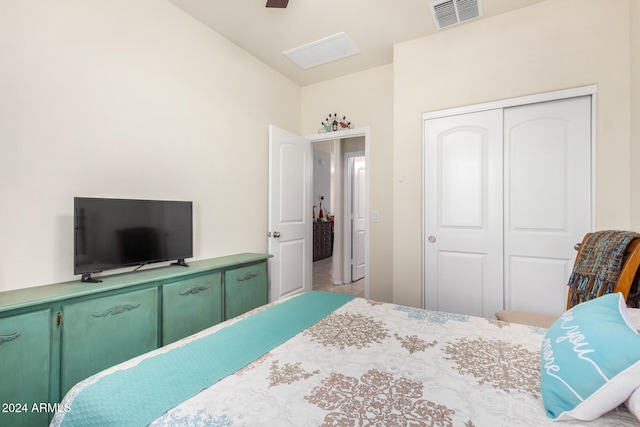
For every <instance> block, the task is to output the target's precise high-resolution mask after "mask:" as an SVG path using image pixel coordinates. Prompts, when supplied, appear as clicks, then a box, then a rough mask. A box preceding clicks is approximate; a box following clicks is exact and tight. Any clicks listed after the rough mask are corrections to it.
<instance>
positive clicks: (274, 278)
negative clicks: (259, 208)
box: [268, 126, 313, 301]
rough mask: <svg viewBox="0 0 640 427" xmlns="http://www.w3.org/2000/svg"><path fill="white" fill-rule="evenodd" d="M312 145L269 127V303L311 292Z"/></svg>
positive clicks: (292, 134) (276, 128)
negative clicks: (270, 256)
mask: <svg viewBox="0 0 640 427" xmlns="http://www.w3.org/2000/svg"><path fill="white" fill-rule="evenodd" d="M311 167H312V166H311V141H309V140H307V139H304V138H302V137H301V136H299V135H296V134H294V133H291V132H288V131H286V130H283V129H280V128H278V127H276V126H269V214H268V226H269V254H271V255H272V256H273V258H271V261H270V267H271V268H270V272H271V287H270V292H269V293H270V300H271V301H275V300H277V299H279V298H281V297H284V296H288V295H294V294H297V293H301V292H307V291H310V290H311V280H312V278H311V274H312V266H311V261H312V257H311V250H312V248H313V243H312V240H311V239H312V237H311V221H312V214H311V206H312V205H311V191H312V190H311V177H312V175H311V174H312V170H311Z"/></svg>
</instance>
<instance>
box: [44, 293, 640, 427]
mask: <svg viewBox="0 0 640 427" xmlns="http://www.w3.org/2000/svg"><path fill="white" fill-rule="evenodd" d="M294 298H295V297H294ZM271 305H272V304H271ZM271 305H269V306H265V307H264V308H262V309H259V310H266V309H268V308H269V307H270V306H271ZM238 321H242V319H234V320H233V321H230V322H225V323H224V324H222V325H218V326H216V327H213V328H210V329H208V330H206V331H203V332H201V333H199V334H196V335H195V336H192V337H189V338H187V339H185V340H183V341H181V342H179V343H176V344H174V345H171V346H168V347H165V348H162V349H159V350H157V351H156V352H152V353H150V354H148V355H145V356H143V357H141V358H137V359H134V360H132V361H129V362H126V363H124V364H122V365H119V366H118V367H115V368H112V369H110V370H107V371H105V372H103V373H100V374H98V375H97V376H96V377H92V378H90V379H88V380H85V381H84V382H83V383H80V384H79V385H77V386H76V388H74V389H73V390H72V391H71V392H70V393H69V394H68V396H67V397H66V398H65V400H64V401H63V405H61V407H63V408H65V407H70V408H71V410H72V411H73V399H74V397H75V396H77V394H78V393H79V392H80V391H81V390H82V388H83V387H85V386H86V385H87V384H91V383H94V382H96V381H98V380H99V379H100V378H102V377H104V376H108V375H109V374H110V373H112V372H114V371H116V370H120V369H130V368H131V367H133V366H135V365H137V364H138V363H139V361H140V360H142V359H145V358H148V357H150V356H152V355H153V354H156V353H162V352H167V351H169V350H170V349H171V348H174V347H179V346H183V345H185V343H187V342H190V341H193V340H196V339H198V338H199V337H203V336H207V335H209V334H211V333H215V332H216V331H218V330H220V329H221V328H224V327H226V326H228V325H229V324H233V323H235V322H238ZM545 331H546V330H543V329H538V328H532V327H528V326H524V325H517V324H509V323H504V322H500V321H497V320H491V319H484V318H478V317H472V316H466V315H459V314H450V313H442V312H434V311H428V310H420V309H415V308H410V307H405V306H400V305H395V304H387V303H379V302H374V301H370V300H365V299H362V298H355V299H353V300H351V301H349V302H347V303H346V304H344V305H343V306H341V307H340V308H338V309H336V310H335V311H334V312H333V313H331V314H329V315H328V316H327V317H325V318H324V319H322V320H320V321H319V322H318V323H316V324H314V325H313V326H311V327H309V328H307V329H305V330H304V331H303V332H301V333H299V334H297V335H295V336H294V337H293V338H291V339H290V340H288V341H287V342H285V343H284V344H282V345H280V346H278V347H276V348H273V349H272V350H270V351H268V352H267V353H266V354H264V355H263V356H261V357H259V358H258V359H257V360H255V361H254V362H252V363H250V364H249V365H247V366H245V367H244V368H242V369H240V370H239V371H237V372H235V373H234V374H232V375H229V376H227V377H225V378H223V379H222V380H220V381H219V382H218V383H217V384H214V385H212V386H211V387H208V388H206V389H204V390H202V391H201V392H200V393H198V394H196V395H195V396H193V397H192V398H190V399H187V400H185V401H184V402H182V403H181V404H179V405H178V406H176V407H173V408H171V409H169V410H168V411H167V412H166V413H164V414H163V415H162V416H160V417H159V418H157V419H156V420H155V421H153V422H152V423H151V424H150V425H152V426H205V425H206V426H292V427H293V426H295V427H300V426H336V425H343V426H381V427H390V426H402V427H404V426H460V427H473V426H475V427H481V426H482V427H484V426H491V427H493V426H536V427H539V426H545V425H549V426H558V425H589V426H611V427H613V426H616V427H619V426H623V425H638V423H637V419H636V418H635V417H634V416H633V415H631V414H630V413H629V412H628V410H627V409H626V407H624V406H621V407H619V408H618V409H616V410H614V411H611V412H610V413H608V414H606V415H605V416H603V417H600V418H598V419H597V420H595V421H592V422H557V421H556V422H554V421H551V420H549V419H547V418H546V416H545V410H544V408H543V405H542V400H541V397H540V374H539V369H540V346H541V342H542V338H543V336H544V333H545ZM158 392H159V393H162V392H163V391H162V390H158ZM63 418H64V413H63V412H62V413H59V414H57V415H56V417H55V418H54V420H53V422H52V425H60V424H61V421H62V419H63ZM62 425H64V424H62ZM105 425H106V423H105Z"/></svg>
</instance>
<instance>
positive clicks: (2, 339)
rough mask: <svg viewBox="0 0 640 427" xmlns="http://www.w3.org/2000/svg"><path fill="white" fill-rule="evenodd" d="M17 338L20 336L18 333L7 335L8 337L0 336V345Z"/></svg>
mask: <svg viewBox="0 0 640 427" xmlns="http://www.w3.org/2000/svg"><path fill="white" fill-rule="evenodd" d="M19 336H20V332H14V333H13V334H9V335H0V345H2V344H4V343H6V342H9V341H13V340H15V339H16V338H18V337H19Z"/></svg>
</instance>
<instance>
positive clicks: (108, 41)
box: [0, 0, 301, 291]
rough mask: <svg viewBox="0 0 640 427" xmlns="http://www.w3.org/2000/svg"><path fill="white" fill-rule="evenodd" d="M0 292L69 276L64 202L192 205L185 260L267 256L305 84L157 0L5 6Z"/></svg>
mask: <svg viewBox="0 0 640 427" xmlns="http://www.w3.org/2000/svg"><path fill="white" fill-rule="evenodd" d="M0 40H1V42H0V64H1V66H0V94H2V95H1V96H0V182H1V186H0V236H1V238H0V291H3V290H9V289H16V288H24V287H31V286H36V285H41V284H47V283H53V282H58V281H66V280H73V279H74V278H75V277H74V276H73V265H72V262H73V258H72V251H73V244H72V236H73V230H72V225H73V220H72V206H73V196H76V195H78V196H96V197H130V198H153V199H156V198H157V199H178V200H193V202H194V209H195V218H194V220H195V247H194V251H195V252H194V255H195V256H194V258H195V259H198V258H207V257H212V256H219V255H225V254H231V253H238V252H249V251H253V252H266V250H267V241H266V237H265V236H266V229H267V223H266V217H267V215H266V213H267V212H266V211H267V168H268V160H267V146H268V125H269V124H275V125H278V126H280V127H283V128H286V129H290V130H292V131H296V132H299V131H300V129H299V126H300V114H301V113H300V103H301V90H300V88H299V87H298V86H297V85H296V84H294V83H293V82H291V81H289V80H288V79H286V78H284V77H283V76H282V75H280V74H278V73H276V72H275V71H273V70H272V69H271V68H269V67H267V66H266V65H264V64H263V63H261V62H259V61H258V60H256V59H255V58H254V57H252V56H250V55H248V54H247V53H246V52H245V51H243V50H241V49H239V48H238V47H236V46H235V45H232V44H231V43H229V42H228V41H227V40H226V39H224V38H222V37H221V36H219V35H218V34H216V33H215V32H213V31H211V30H210V29H208V28H206V27H205V26H203V25H202V24H200V23H199V22H198V21H196V20H195V19H193V18H191V17H190V16H188V15H186V14H185V13H183V12H182V11H181V10H179V9H178V8H176V7H175V6H173V5H172V4H170V3H168V2H165V1H157V0H136V1H129V0H93V1H90V2H87V1H83V0H57V1H55V2H48V1H34V0H7V1H2V2H0Z"/></svg>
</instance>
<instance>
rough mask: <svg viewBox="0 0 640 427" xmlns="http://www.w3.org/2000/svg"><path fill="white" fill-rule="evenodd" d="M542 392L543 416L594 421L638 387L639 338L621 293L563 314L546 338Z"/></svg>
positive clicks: (607, 296) (541, 370)
mask: <svg viewBox="0 0 640 427" xmlns="http://www.w3.org/2000/svg"><path fill="white" fill-rule="evenodd" d="M540 377H541V394H542V400H543V403H544V407H545V409H546V410H547V417H549V418H551V419H554V420H563V421H564V420H570V419H578V420H585V421H589V420H593V419H596V418H598V417H599V416H600V415H602V414H604V413H606V412H608V411H610V410H612V409H614V408H616V407H617V406H618V405H620V404H621V403H623V402H625V401H626V400H627V399H628V398H629V396H630V395H631V393H632V392H633V391H634V390H635V389H636V388H638V387H639V386H640V334H639V333H638V331H637V330H636V328H635V326H634V325H633V324H632V323H631V320H630V319H629V317H628V315H627V306H626V303H625V301H624V298H623V297H622V294H620V293H615V294H607V295H604V296H602V297H600V298H596V299H593V300H591V301H587V302H584V303H582V304H578V305H577V306H575V307H573V308H572V309H571V310H569V311H567V312H566V313H565V314H563V315H562V316H561V317H560V318H559V319H558V320H557V321H556V322H555V323H554V324H553V325H552V326H551V328H550V329H549V331H548V332H547V334H546V335H545V337H544V340H543V343H542V349H541V358H540Z"/></svg>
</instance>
